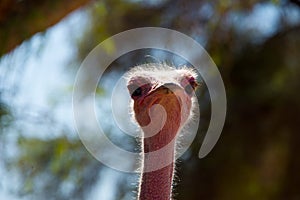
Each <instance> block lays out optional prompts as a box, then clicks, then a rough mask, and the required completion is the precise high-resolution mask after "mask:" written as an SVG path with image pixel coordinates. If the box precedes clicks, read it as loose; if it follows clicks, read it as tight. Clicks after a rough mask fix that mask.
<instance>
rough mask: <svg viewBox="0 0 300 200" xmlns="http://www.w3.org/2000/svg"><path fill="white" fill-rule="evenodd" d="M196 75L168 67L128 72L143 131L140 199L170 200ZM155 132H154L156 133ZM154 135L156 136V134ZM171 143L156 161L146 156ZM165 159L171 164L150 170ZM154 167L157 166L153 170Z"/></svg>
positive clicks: (140, 68) (131, 93)
mask: <svg viewBox="0 0 300 200" xmlns="http://www.w3.org/2000/svg"><path fill="white" fill-rule="evenodd" d="M197 85H198V84H197V81H196V73H195V72H194V71H192V70H190V69H188V68H182V69H175V68H173V67H170V66H168V65H167V64H163V63H160V64H144V65H141V66H137V67H135V68H133V69H131V70H130V71H129V72H128V84H127V88H128V90H129V93H130V95H131V98H132V100H133V106H132V109H133V112H134V116H135V119H136V121H137V122H138V124H139V126H140V127H141V129H142V130H143V139H142V149H143V151H142V153H143V154H144V157H143V158H144V159H143V162H142V166H141V168H142V170H144V171H142V174H141V181H140V188H139V199H141V200H147V199H149V200H150V199H156V200H169V199H170V198H171V190H172V189H171V188H172V181H173V171H174V165H173V162H174V153H175V152H174V151H175V142H174V141H175V140H174V139H175V138H176V135H177V133H178V131H179V130H180V128H182V126H183V125H184V124H185V123H186V121H187V120H188V119H189V118H190V116H191V113H192V112H191V110H192V109H193V108H192V106H193V103H192V100H193V96H194V90H195V88H196V87H197ZM153 130H155V131H153ZM153 132H154V133H153ZM170 143H171V148H170V149H169V150H168V151H166V153H164V154H163V155H158V156H156V157H155V158H151V156H145V155H146V154H148V153H150V152H154V151H157V150H159V149H161V148H163V147H165V146H166V145H168V144H170ZM164 160H170V162H169V163H170V164H168V165H167V166H163V167H162V168H159V167H158V168H159V169H157V170H154V171H151V170H148V169H149V168H151V167H152V168H153V166H155V165H159V163H160V162H162V161H164ZM154 168H155V167H154Z"/></svg>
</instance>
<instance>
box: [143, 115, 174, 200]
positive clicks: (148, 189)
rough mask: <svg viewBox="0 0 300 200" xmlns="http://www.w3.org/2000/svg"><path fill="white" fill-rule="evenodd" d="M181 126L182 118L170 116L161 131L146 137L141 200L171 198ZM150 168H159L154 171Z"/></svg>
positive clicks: (167, 199)
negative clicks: (175, 155)
mask: <svg viewBox="0 0 300 200" xmlns="http://www.w3.org/2000/svg"><path fill="white" fill-rule="evenodd" d="M177 116H178V115H177ZM179 116H180V115H179ZM175 118H178V117H175ZM177 121H178V122H177ZM179 126H180V119H174V118H173V119H170V118H169V119H167V121H166V123H165V126H164V127H163V128H162V130H161V131H160V132H158V133H157V134H156V135H154V136H152V137H148V138H144V140H143V152H144V160H143V170H144V172H143V173H142V181H141V187H140V194H139V196H140V200H153V199H155V200H170V199H171V193H172V181H173V171H174V152H175V137H176V134H177V132H178V130H179ZM144 134H146V133H144ZM164 147H165V148H164ZM161 148H164V151H160V152H159V153H157V154H154V156H153V152H155V151H157V150H159V149H161ZM151 152H152V153H151ZM148 153H151V154H148ZM164 162H167V164H163V167H160V165H161V164H162V163H164ZM148 169H157V170H154V171H153V170H148Z"/></svg>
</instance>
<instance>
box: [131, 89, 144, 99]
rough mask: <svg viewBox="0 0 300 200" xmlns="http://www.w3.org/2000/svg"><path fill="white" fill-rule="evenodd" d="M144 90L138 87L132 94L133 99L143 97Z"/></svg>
mask: <svg viewBox="0 0 300 200" xmlns="http://www.w3.org/2000/svg"><path fill="white" fill-rule="evenodd" d="M142 92H143V90H142V88H141V87H138V88H137V89H136V90H134V92H133V93H132V94H131V97H139V96H141V95H142Z"/></svg>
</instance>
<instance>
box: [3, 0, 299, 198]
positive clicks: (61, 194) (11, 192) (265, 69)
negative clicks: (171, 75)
mask: <svg viewBox="0 0 300 200" xmlns="http://www.w3.org/2000/svg"><path fill="white" fill-rule="evenodd" d="M143 26H159V27H165V28H170V29H174V30H177V31H180V32H182V33H185V34H187V35H188V36H190V37H192V38H194V39H195V40H196V41H198V42H199V43H200V44H201V45H203V46H204V47H205V49H206V50H207V51H208V53H209V54H210V55H211V57H212V58H213V60H214V61H215V63H216V64H217V66H218V68H219V70H220V72H221V75H222V77H223V80H224V84H225V87H226V92H227V98H228V108H227V119H226V123H225V127H224V130H223V133H222V135H221V138H220V140H219V141H218V143H217V145H216V146H215V148H214V149H213V151H212V152H211V153H210V154H209V155H208V156H207V157H205V158H204V159H201V160H200V159H199V158H198V151H199V148H200V146H201V141H202V139H203V133H204V132H205V130H206V128H207V124H208V122H207V120H208V119H209V116H210V104H209V101H208V100H207V97H208V95H207V91H205V90H203V91H200V92H198V93H199V94H198V95H199V100H200V101H201V99H202V100H203V101H204V103H201V102H200V105H201V112H203V113H201V114H202V117H201V122H202V124H201V126H200V127H201V128H200V129H199V134H198V135H197V138H196V140H195V141H194V142H193V144H192V146H191V147H190V148H189V149H188V151H187V152H186V153H185V154H184V155H183V156H182V158H180V160H179V163H178V165H177V172H176V176H177V178H176V180H177V181H176V182H177V184H176V186H175V199H178V200H199V199H216V200H226V199H230V200H235V199H237V200H240V199H243V200H247V199H249V200H250V199H251V200H253V199H258V200H265V199H266V200H267V199H271V200H276V199H278V200H299V199H300V189H299V185H300V158H299V150H300V134H299V133H300V117H299V114H300V93H299V89H300V81H299V77H300V1H299V0H271V1H265V0H260V1H259V0H251V1H242V0H211V1H202V0H189V1H184V0H161V1H159V0H149V1H142V0H103V1H100V0H99V1H88V0H78V1H68V0H45V1H37V0H22V1H6V0H1V1H0V56H1V59H0V177H1V178H0V199H1V200H2V199H3V200H4V199H12V200H14V199H24V200H25V199H26V200H27V199H49V200H51V199H55V200H59V199H62V200H64V199H92V200H93V199H103V200H121V199H122V200H127V199H134V197H135V196H136V183H137V180H138V176H137V174H130V173H122V172H118V171H116V170H113V169H110V168H107V167H106V166H104V165H102V164H101V163H100V162H98V161H97V160H96V159H94V158H93V157H92V156H91V155H90V154H89V153H88V151H87V150H86V149H85V147H84V146H83V145H82V143H81V142H80V140H79V137H78V135H77V133H76V131H75V128H74V122H73V117H72V89H73V83H74V79H75V75H76V71H77V70H78V68H79V66H80V64H81V62H82V61H83V59H84V58H85V57H86V55H87V54H88V53H89V52H90V51H91V50H92V49H93V48H94V47H95V46H96V45H98V44H99V43H100V42H101V41H103V40H104V39H106V38H108V37H109V36H112V35H114V34H116V33H119V32H121V31H124V30H128V29H131V28H136V27H143ZM107 48H113V47H107ZM146 55H154V57H155V59H157V60H160V61H164V60H168V61H170V62H173V63H174V61H172V55H169V54H167V53H162V52H156V53H153V51H151V50H145V51H140V52H132V53H130V54H129V55H127V56H123V57H121V58H120V59H118V60H117V61H116V62H114V63H113V64H112V65H111V66H110V67H109V68H108V70H107V71H106V75H105V77H104V79H103V84H99V87H98V88H97V91H96V98H97V99H98V100H99V101H98V102H105V101H106V100H107V96H109V94H110V87H111V85H113V84H114V81H115V80H117V78H118V77H119V76H121V75H122V74H123V73H124V72H125V71H126V70H128V68H129V67H130V66H133V65H136V64H141V63H143V62H146V59H147V58H146ZM180 62H181V61H178V63H179V64H180ZM175 64H177V62H175ZM99 67H101V66H99ZM100 85H103V86H101V87H100ZM106 105H107V103H103V104H102V103H100V104H99V106H98V113H99V121H100V122H101V123H102V124H104V125H105V127H106V128H105V132H106V134H107V135H108V136H109V137H111V138H112V140H113V141H114V142H115V143H116V144H118V145H121V146H122V145H123V148H127V149H131V150H134V149H135V145H136V141H135V139H132V138H129V137H126V138H127V139H124V136H122V134H120V132H118V130H117V129H116V128H115V126H114V125H113V124H112V123H111V121H112V120H111V118H110V117H109V114H107V112H108V111H107V110H108V108H107V106H106ZM86 120H88V119H86ZM121 164H122V163H120V165H121Z"/></svg>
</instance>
